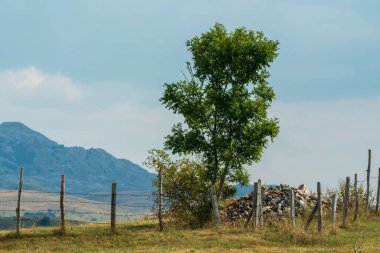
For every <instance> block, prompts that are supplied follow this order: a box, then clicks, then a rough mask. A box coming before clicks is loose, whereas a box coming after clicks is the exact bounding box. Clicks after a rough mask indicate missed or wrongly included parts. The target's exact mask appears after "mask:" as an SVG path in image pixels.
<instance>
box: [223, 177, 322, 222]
mask: <svg viewBox="0 0 380 253" xmlns="http://www.w3.org/2000/svg"><path fill="white" fill-rule="evenodd" d="M291 190H293V192H294V206H295V214H296V216H298V215H302V214H304V213H305V211H306V210H308V209H310V208H313V207H314V205H315V204H316V202H317V195H316V194H315V193H312V192H311V191H310V190H309V188H308V187H307V186H306V185H304V184H302V185H300V186H299V187H298V188H295V187H291V186H289V185H282V184H281V185H276V186H262V189H261V192H262V207H263V208H262V211H263V215H264V217H268V216H285V215H288V214H289V213H290V194H291ZM252 207H253V203H252V194H248V195H246V196H244V197H241V198H239V199H236V200H234V201H233V202H232V203H230V204H228V205H227V206H226V208H225V218H226V219H227V220H228V221H235V220H239V219H241V218H247V217H248V216H249V214H250V213H251V211H252Z"/></svg>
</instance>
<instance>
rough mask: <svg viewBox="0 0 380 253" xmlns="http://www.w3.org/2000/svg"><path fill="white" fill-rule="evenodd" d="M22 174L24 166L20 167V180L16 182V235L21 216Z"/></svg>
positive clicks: (18, 230) (18, 233) (18, 232)
mask: <svg viewBox="0 0 380 253" xmlns="http://www.w3.org/2000/svg"><path fill="white" fill-rule="evenodd" d="M23 175H24V168H23V167H21V169H20V181H19V184H18V195H17V208H16V235H20V227H21V217H20V201H21V192H22V185H23V181H22V177H23Z"/></svg>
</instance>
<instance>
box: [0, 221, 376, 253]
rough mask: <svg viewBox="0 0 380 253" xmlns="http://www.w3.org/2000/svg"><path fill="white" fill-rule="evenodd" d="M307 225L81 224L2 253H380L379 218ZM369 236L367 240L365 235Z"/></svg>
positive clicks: (6, 236)
mask: <svg viewBox="0 0 380 253" xmlns="http://www.w3.org/2000/svg"><path fill="white" fill-rule="evenodd" d="M301 223H302V221H299V225H298V226H297V227H296V228H292V227H291V226H290V225H289V224H288V223H287V222H286V221H278V222H272V226H271V227H267V228H265V229H264V230H262V231H253V230H252V228H251V227H249V228H244V226H243V224H232V225H229V226H227V225H225V226H224V227H223V229H222V231H221V232H220V233H217V232H215V231H213V230H212V229H211V228H205V229H197V230H190V229H185V228H181V227H179V226H176V225H175V224H171V225H170V226H169V227H168V226H167V227H166V230H165V231H164V232H162V233H160V232H158V226H157V224H156V221H152V220H140V221H134V222H131V223H126V224H120V225H118V226H117V234H116V235H110V233H109V226H107V225H96V224H93V225H80V226H72V227H68V228H67V235H66V236H60V235H59V234H58V233H57V229H56V228H49V229H47V228H45V229H43V228H38V229H29V230H27V229H25V230H23V231H22V236H21V237H20V238H17V237H16V236H15V235H14V234H13V233H11V232H9V231H3V232H1V233H0V251H1V252H342V253H343V252H344V253H346V252H354V246H355V242H356V244H357V246H361V249H362V252H380V216H379V215H371V217H370V218H368V219H366V218H361V219H359V220H358V221H357V222H356V223H353V222H352V221H351V220H350V223H349V224H350V225H349V226H348V228H345V229H342V228H338V229H337V231H336V233H331V227H330V226H329V225H327V223H329V222H328V220H327V218H326V219H325V229H324V232H323V233H318V232H317V231H316V229H315V227H316V224H312V225H311V228H310V230H309V231H308V232H307V233H306V232H304V231H303V229H302V225H303V224H301ZM362 235H364V237H363V236H362Z"/></svg>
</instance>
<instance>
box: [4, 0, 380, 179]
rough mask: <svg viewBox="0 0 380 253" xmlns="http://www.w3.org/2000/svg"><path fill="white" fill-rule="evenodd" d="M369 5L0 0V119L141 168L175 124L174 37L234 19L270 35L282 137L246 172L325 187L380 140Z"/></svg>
mask: <svg viewBox="0 0 380 253" xmlns="http://www.w3.org/2000/svg"><path fill="white" fill-rule="evenodd" d="M379 9H380V3H379V2H378V1H365V2H357V1H303V0H302V1H301V0H299V1H252V0H250V1H248V0H247V1H243V0H237V1H223V0H222V1H220V0H219V1H216V0H209V1H121V0H120V1H116V0H113V1H101V0H91V1H90V0H88V1H84V0H80V1H78V0H76V1H69V0H68V1H41V0H40V1H37V0H36V1H26V0H25V1H11V0H8V1H7V0H4V1H1V2H0V35H1V37H0V38H1V42H0V59H1V60H0V95H1V100H0V106H1V107H2V108H3V110H2V112H1V113H0V121H22V122H24V123H25V124H27V125H28V126H30V127H32V128H34V129H36V130H37V131H40V132H42V133H44V134H46V135H47V136H48V137H50V138H52V139H54V140H57V141H58V142H60V143H63V144H65V145H68V146H73V145H78V146H85V147H102V148H104V149H106V150H107V151H109V152H111V153H112V154H114V155H116V156H117V157H127V158H128V159H130V160H132V161H135V162H136V163H139V164H141V163H142V161H143V160H144V158H145V157H146V151H147V150H148V149H150V148H152V147H160V146H161V145H162V140H163V137H164V136H165V135H166V134H167V133H169V130H170V128H171V125H172V124H173V123H174V122H175V121H176V120H177V117H176V116H173V115H171V113H170V112H167V111H165V110H164V109H163V108H162V106H160V104H159V102H158V99H159V97H160V95H161V94H162V86H163V84H164V83H165V82H173V81H177V80H180V79H182V78H183V77H182V74H181V71H184V70H185V69H186V68H185V62H186V61H189V60H190V59H191V55H190V54H189V53H188V52H187V49H186V46H185V41H186V40H187V39H190V38H192V37H193V36H195V35H199V34H200V33H202V32H205V31H207V30H208V29H209V28H210V27H211V26H213V24H214V23H215V22H220V23H222V24H224V25H225V26H226V27H227V28H228V29H229V30H233V29H234V28H236V27H240V26H245V27H247V28H248V29H253V30H261V31H263V32H264V33H265V34H266V36H267V37H269V38H271V39H273V40H278V41H279V42H280V51H279V56H278V58H277V59H276V61H275V63H274V64H273V66H272V67H271V69H270V72H271V79H270V83H271V85H272V86H273V87H274V89H275V92H276V94H277V101H276V103H275V104H274V105H273V109H272V110H271V113H272V114H273V115H275V116H277V117H279V118H280V122H281V133H280V135H279V137H278V138H277V139H276V140H275V143H273V144H272V145H271V146H270V147H269V148H268V150H267V152H266V153H265V154H264V157H263V161H262V162H261V163H260V164H258V165H255V166H253V167H251V168H250V171H251V172H252V175H253V177H252V180H254V179H257V177H261V178H263V179H264V181H268V182H270V183H272V182H273V183H278V182H287V183H292V184H298V183H302V182H306V183H308V184H313V183H314V182H315V181H317V180H320V181H321V182H326V184H327V185H331V186H333V185H334V184H335V183H336V182H337V180H338V178H339V177H340V178H343V177H345V176H346V175H351V174H353V173H354V172H355V171H358V168H359V167H360V168H362V167H363V166H364V167H365V163H366V157H365V156H366V152H367V151H366V149H367V148H369V147H371V148H373V149H374V151H376V150H377V148H379V147H378V144H376V143H379V141H380V140H379V139H380V138H379V134H378V132H377V127H376V125H377V126H378V125H380V118H379V116H377V114H378V110H377V108H379V106H380V84H379V80H380V71H379V69H380V61H379V59H380V27H379V24H380V15H379V14H378V10H379ZM377 151H378V153H379V155H380V148H379V149H378V150H377ZM374 159H376V155H374ZM376 161H377V160H375V164H376ZM378 161H379V162H380V159H378ZM375 166H378V165H375ZM280 167H281V168H280ZM331 173H333V174H331ZM363 173H364V170H363ZM291 174H297V175H300V177H299V178H297V179H294V178H292V177H291V176H290V175H291ZM301 175H304V176H301ZM311 175H312V176H311ZM301 181H302V182H301Z"/></svg>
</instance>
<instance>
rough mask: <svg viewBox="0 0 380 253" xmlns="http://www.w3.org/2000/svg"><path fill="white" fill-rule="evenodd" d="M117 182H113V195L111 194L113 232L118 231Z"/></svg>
mask: <svg viewBox="0 0 380 253" xmlns="http://www.w3.org/2000/svg"><path fill="white" fill-rule="evenodd" d="M115 223H116V182H112V195H111V233H112V234H115V232H116V226H115Z"/></svg>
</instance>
